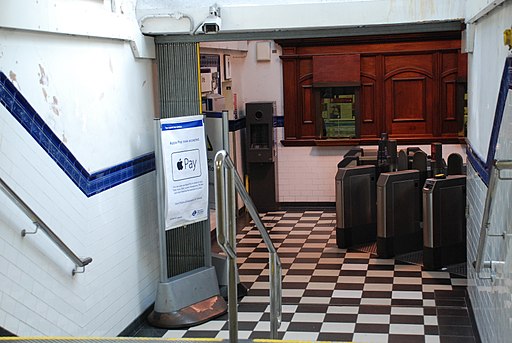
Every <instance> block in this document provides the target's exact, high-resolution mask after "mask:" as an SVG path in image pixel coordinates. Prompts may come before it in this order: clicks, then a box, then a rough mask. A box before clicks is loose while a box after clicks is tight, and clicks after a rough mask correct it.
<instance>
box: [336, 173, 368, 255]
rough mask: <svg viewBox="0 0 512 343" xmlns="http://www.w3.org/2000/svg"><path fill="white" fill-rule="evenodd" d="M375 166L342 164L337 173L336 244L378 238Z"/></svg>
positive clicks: (358, 242)
mask: <svg viewBox="0 0 512 343" xmlns="http://www.w3.org/2000/svg"><path fill="white" fill-rule="evenodd" d="M375 196H376V195H375V166H372V165H362V166H353V167H349V168H339V169H338V172H337V174H336V244H337V245H338V247H340V248H348V247H350V246H353V245H358V244H363V243H367V242H372V241H375V238H376V217H375Z"/></svg>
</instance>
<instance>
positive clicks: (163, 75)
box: [156, 43, 201, 118]
mask: <svg viewBox="0 0 512 343" xmlns="http://www.w3.org/2000/svg"><path fill="white" fill-rule="evenodd" d="M196 45H197V44H196V43H169V44H158V43H157V44H156V51H157V64H158V76H159V81H160V82H159V83H160V115H161V117H162V118H172V117H181V116H186V115H195V114H199V113H200V104H201V97H200V94H199V81H198V80H199V75H198V65H197V64H198V56H197V46H196Z"/></svg>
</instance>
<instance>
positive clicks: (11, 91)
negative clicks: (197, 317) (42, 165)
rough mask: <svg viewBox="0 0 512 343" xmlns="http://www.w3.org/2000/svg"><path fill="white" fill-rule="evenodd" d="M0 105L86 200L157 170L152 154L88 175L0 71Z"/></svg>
mask: <svg viewBox="0 0 512 343" xmlns="http://www.w3.org/2000/svg"><path fill="white" fill-rule="evenodd" d="M0 103H1V104H2V105H3V106H4V107H5V108H6V109H7V110H8V111H9V112H10V113H11V114H12V115H13V117H14V118H15V119H16V120H17V121H18V122H19V123H20V124H21V125H22V126H23V127H24V128H25V130H27V132H28V133H29V134H30V135H31V136H32V137H33V138H34V139H35V140H36V142H37V143H38V144H39V145H40V146H41V148H43V150H44V151H46V152H47V153H48V155H49V156H50V157H51V158H52V159H53V160H54V161H55V163H57V165H58V166H59V167H60V168H61V169H62V171H64V173H65V174H66V175H67V176H68V177H69V178H70V179H71V181H73V182H74V184H75V185H77V186H78V188H80V190H81V191H82V192H83V193H84V194H85V195H86V196H87V197H90V196H93V195H95V194H98V193H101V192H103V191H105V190H107V189H110V188H112V187H115V186H117V185H120V184H122V183H124V182H126V181H130V180H132V179H135V178H137V177H139V176H141V175H144V174H146V173H149V172H151V171H153V170H155V154H154V153H153V152H151V153H148V154H145V155H142V156H139V157H137V158H135V159H133V160H131V161H127V162H123V163H121V164H118V165H116V166H113V167H110V168H106V169H104V170H101V171H98V172H96V173H93V174H89V173H88V172H87V170H86V169H85V168H84V167H83V166H82V165H81V164H80V162H78V160H77V159H76V158H75V156H74V155H73V154H72V153H71V151H69V149H68V148H67V147H66V146H65V145H64V143H62V142H61V140H60V139H59V138H58V137H57V136H56V135H55V134H54V133H53V131H52V130H51V129H50V128H49V127H48V125H46V123H45V122H44V121H43V119H42V118H41V117H40V116H39V115H38V114H37V112H36V110H35V109H34V108H33V107H32V106H31V105H30V104H29V103H28V101H27V100H26V99H25V98H24V97H23V95H22V94H21V92H20V91H19V90H18V89H17V88H16V87H14V85H13V84H12V83H11V81H10V80H9V79H8V78H7V76H6V75H5V74H4V73H3V72H1V71H0Z"/></svg>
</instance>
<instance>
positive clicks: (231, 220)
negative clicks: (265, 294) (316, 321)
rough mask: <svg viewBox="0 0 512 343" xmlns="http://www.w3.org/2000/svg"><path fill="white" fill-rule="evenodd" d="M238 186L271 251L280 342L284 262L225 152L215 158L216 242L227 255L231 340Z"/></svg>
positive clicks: (274, 321) (233, 336) (273, 317)
mask: <svg viewBox="0 0 512 343" xmlns="http://www.w3.org/2000/svg"><path fill="white" fill-rule="evenodd" d="M235 187H236V190H237V191H238V194H239V195H240V197H241V198H242V200H243V201H244V203H245V206H246V207H247V209H248V211H249V214H250V215H251V218H252V219H253V220H254V224H255V225H256V227H257V228H258V230H259V231H260V234H261V237H262V238H263V241H264V242H265V244H266V246H267V249H268V252H269V268H270V338H271V339H277V338H278V337H277V330H278V329H279V327H280V326H281V314H282V303H281V301H282V299H281V261H280V260H279V256H277V251H276V249H275V247H274V244H273V243H272V240H271V239H270V236H269V235H268V232H267V230H266V229H265V226H264V225H263V223H262V221H261V219H260V216H259V214H258V211H257V210H256V206H254V203H253V202H252V199H251V197H250V196H249V194H248V193H247V191H246V190H245V187H244V183H243V182H242V179H241V178H240V176H239V175H238V173H237V172H236V171H235V166H234V164H233V161H232V160H231V158H230V157H229V155H228V153H227V152H226V151H225V150H221V151H219V152H218V153H217V154H216V155H215V206H216V208H217V241H218V243H219V245H220V246H221V248H222V249H223V250H224V252H225V253H226V254H227V256H228V311H229V340H230V342H231V343H236V342H238V316H237V288H236V222H235V212H236V209H235Z"/></svg>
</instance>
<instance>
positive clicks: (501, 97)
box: [466, 57, 512, 186]
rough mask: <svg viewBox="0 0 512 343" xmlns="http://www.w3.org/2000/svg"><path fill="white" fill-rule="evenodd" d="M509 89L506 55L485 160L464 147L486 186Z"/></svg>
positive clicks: (510, 66)
mask: <svg viewBox="0 0 512 343" xmlns="http://www.w3.org/2000/svg"><path fill="white" fill-rule="evenodd" d="M510 89H512V57H507V58H506V60H505V67H504V68H503V74H502V76H501V83H500V89H499V91H498V101H497V103H496V110H495V112H494V122H493V125H492V130H491V137H490V139H489V148H488V150H487V159H486V161H485V162H484V161H482V160H481V159H480V158H479V157H478V156H477V155H476V154H475V153H474V151H473V148H472V147H471V145H469V144H468V148H467V149H466V152H467V156H468V161H469V162H470V163H471V165H472V166H473V168H474V169H475V170H476V171H477V173H478V175H479V176H480V178H481V179H482V181H483V182H484V183H485V184H486V185H487V186H488V185H489V177H490V174H489V173H490V170H491V167H492V165H493V163H494V159H495V157H496V146H497V143H498V136H499V134H500V128H501V122H502V120H503V112H504V111H505V103H506V102H507V95H508V92H509V90H510Z"/></svg>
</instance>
